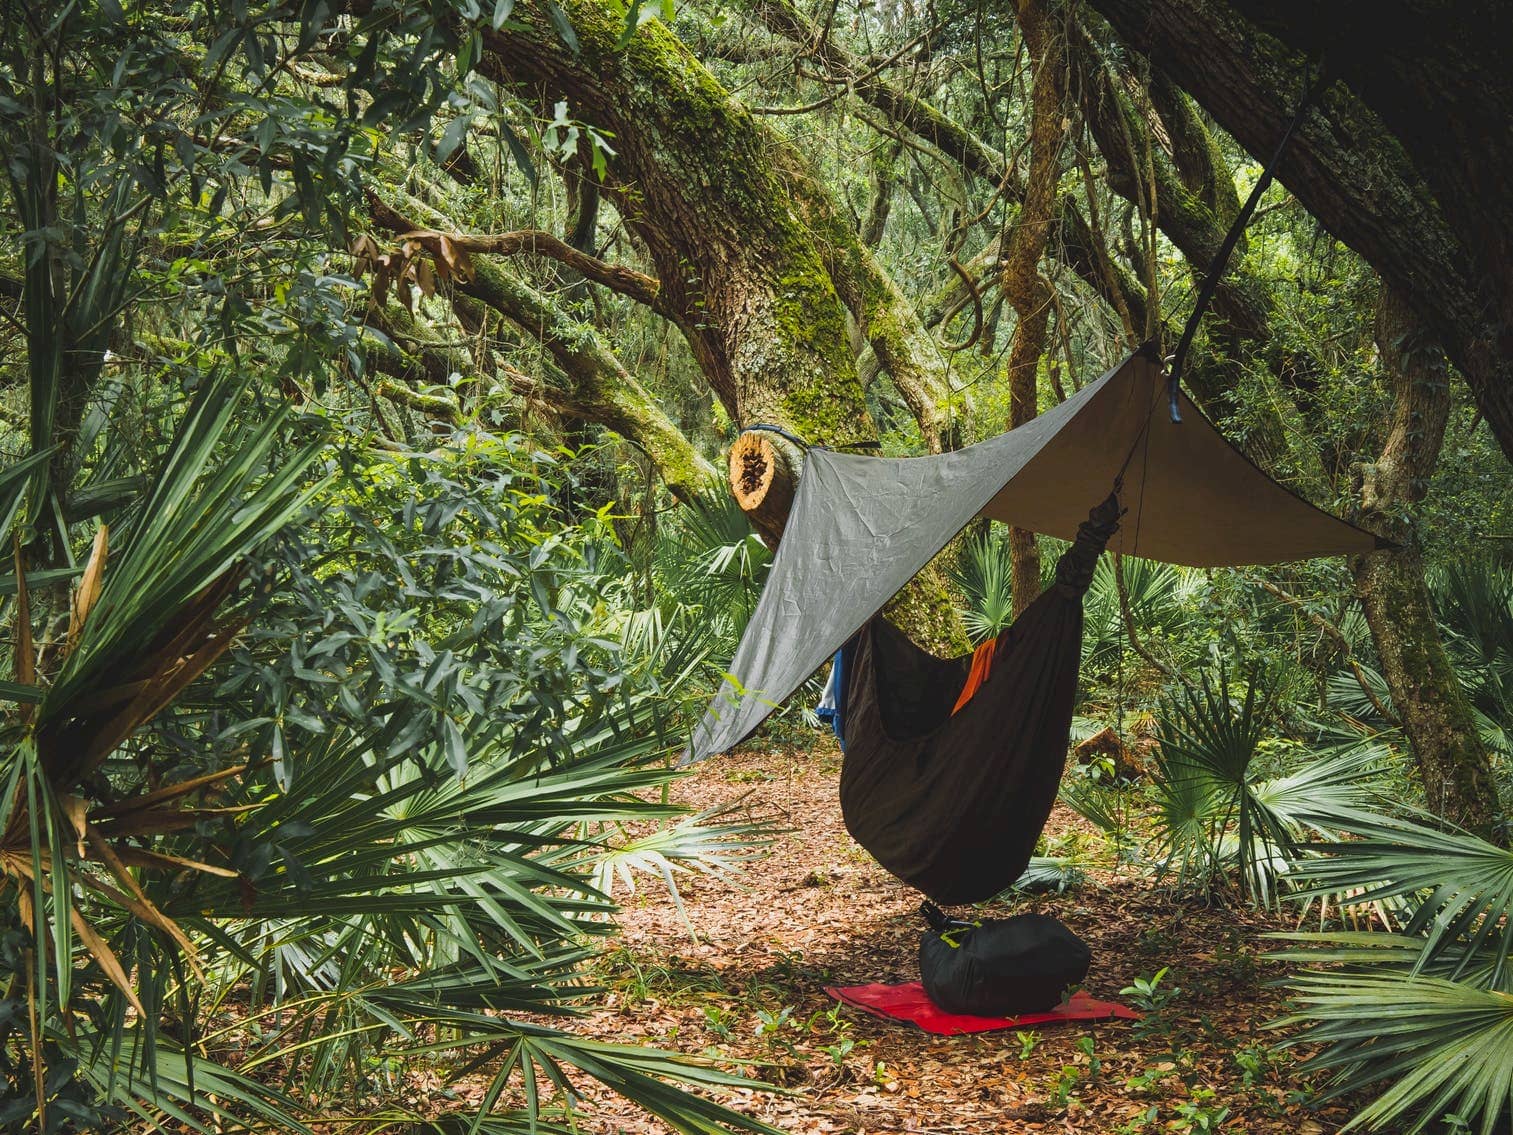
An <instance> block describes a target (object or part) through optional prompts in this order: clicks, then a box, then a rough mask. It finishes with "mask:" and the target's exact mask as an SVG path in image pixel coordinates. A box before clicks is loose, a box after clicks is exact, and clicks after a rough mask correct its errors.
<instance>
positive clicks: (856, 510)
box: [686, 349, 1377, 903]
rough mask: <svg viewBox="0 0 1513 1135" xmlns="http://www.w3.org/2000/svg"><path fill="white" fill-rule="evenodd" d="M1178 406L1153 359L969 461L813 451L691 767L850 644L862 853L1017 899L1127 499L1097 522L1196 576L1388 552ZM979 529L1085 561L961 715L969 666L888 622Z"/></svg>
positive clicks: (915, 879) (932, 882)
mask: <svg viewBox="0 0 1513 1135" xmlns="http://www.w3.org/2000/svg"><path fill="white" fill-rule="evenodd" d="M1167 397H1168V392H1167V381H1166V377H1165V375H1163V373H1162V371H1161V367H1160V364H1159V362H1158V360H1157V359H1156V358H1155V356H1154V352H1153V351H1151V350H1147V349H1142V350H1141V351H1137V352H1135V353H1134V354H1132V355H1130V356H1129V357H1128V358H1126V359H1125V360H1124V361H1123V362H1121V363H1120V364H1119V365H1118V366H1116V367H1114V368H1113V369H1112V370H1110V371H1109V372H1108V373H1107V374H1105V375H1103V377H1101V378H1099V379H1098V380H1097V381H1095V382H1092V383H1089V384H1088V385H1087V386H1086V387H1084V388H1083V389H1082V390H1081V391H1079V392H1078V393H1077V394H1075V395H1073V396H1072V397H1071V398H1069V399H1067V401H1065V402H1063V403H1062V404H1061V405H1059V406H1057V407H1055V408H1054V409H1052V410H1049V411H1047V412H1046V413H1044V414H1041V415H1040V416H1039V417H1037V418H1035V419H1033V420H1032V421H1030V422H1029V423H1027V424H1026V425H1023V426H1020V427H1019V428H1018V429H1015V430H1011V431H1009V432H1008V433H1006V434H1002V435H1000V436H999V437H996V438H992V439H991V440H989V441H985V442H980V443H978V444H977V445H973V446H968V447H967V448H966V449H962V450H958V451H956V452H954V453H944V454H940V455H938V456H932V457H915V458H886V457H861V456H854V455H847V454H839V453H834V452H831V451H828V450H821V449H817V448H816V449H812V450H810V452H809V454H808V456H807V458H806V459H805V462H804V469H803V474H802V476H801V477H800V478H799V484H798V490H797V492H796V494H795V496H794V502H793V507H792V510H791V511H790V513H789V516H788V523H787V527H786V528H785V530H784V535H783V540H782V543H781V544H780V545H779V547H778V552H777V555H776V556H775V557H774V559H773V563H772V567H771V570H770V571H769V573H768V578H767V583H766V586H765V587H764V588H763V590H762V596H761V598H760V600H759V601H758V603H757V606H756V610H755V611H754V612H753V613H752V617H751V620H750V622H749V623H748V624H747V627H746V630H745V633H744V634H743V635H742V637H741V643H740V646H739V647H738V649H737V651H736V655H735V658H734V659H733V660H732V661H731V664H730V673H729V675H728V676H727V678H726V681H725V682H724V684H723V685H722V687H721V689H720V691H719V692H718V693H717V694H716V696H715V698H714V700H713V701H712V702H711V703H710V706H709V710H708V711H707V712H706V714H705V716H704V719H703V720H702V721H701V722H700V723H699V725H698V727H697V728H696V729H695V730H694V733H693V737H692V739H691V742H690V745H689V752H688V754H687V757H686V759H688V760H698V759H702V758H703V757H707V756H710V755H712V754H714V753H720V752H724V751H725V750H727V749H729V748H731V747H732V746H734V745H736V744H738V743H739V742H740V741H742V740H744V739H745V738H746V737H749V736H750V735H751V733H752V732H753V731H755V730H756V728H757V727H758V726H759V725H760V724H761V723H762V721H764V720H765V719H766V717H767V716H768V714H770V713H771V712H772V711H773V709H775V708H776V707H777V705H778V704H780V703H781V702H782V701H783V699H785V698H787V697H788V696H789V695H791V694H792V693H793V692H794V691H795V690H796V689H798V687H799V686H800V685H801V684H802V683H803V681H804V680H805V679H806V678H807V677H808V676H809V675H810V674H812V673H814V672H815V670H816V669H818V667H819V666H820V665H821V664H822V663H823V662H824V661H825V659H826V658H828V657H830V656H831V655H832V654H834V653H835V652H836V650H837V648H839V647H841V646H842V644H847V648H846V651H843V657H842V661H843V666H842V667H841V669H842V672H843V674H844V680H843V685H844V689H843V690H842V691H840V693H841V694H842V697H841V699H840V700H841V702H842V704H841V705H839V706H838V707H837V708H838V710H839V712H840V716H841V727H840V730H839V731H840V732H842V733H843V735H844V741H845V754H846V755H845V762H844V764H843V766H842V773H841V797H842V799H841V803H842V809H843V811H844V813H845V818H846V822H847V826H848V827H849V828H850V829H851V832H852V834H853V835H854V836H855V837H856V839H857V842H859V843H860V844H861V845H862V846H863V847H865V848H866V849H867V850H868V851H869V852H871V853H872V855H874V856H875V857H876V858H877V859H878V861H879V862H880V863H882V864H883V866H885V867H887V868H888V869H889V870H890V871H892V872H894V874H896V875H898V876H899V877H900V878H902V879H904V880H905V881H907V882H910V883H912V884H913V885H915V886H917V887H919V888H920V889H921V890H923V891H924V892H925V893H926V894H928V895H929V896H930V897H932V898H934V899H936V900H937V901H940V902H946V903H952V902H964V901H971V900H973V899H981V898H986V897H988V896H990V895H992V894H995V893H997V891H999V890H1001V889H1002V888H1003V886H1005V885H1007V884H1008V883H1009V882H1012V881H1013V879H1014V878H1015V877H1017V875H1018V874H1019V871H1020V870H1021V869H1022V868H1023V865H1024V862H1025V860H1026V859H1027V858H1028V856H1029V851H1030V849H1031V848H1033V846H1034V843H1035V840H1036V837H1037V836H1038V835H1039V832H1040V829H1041V827H1042V825H1043V824H1044V822H1045V818H1046V816H1047V815H1048V814H1049V812H1050V808H1051V805H1052V802H1053V801H1054V798H1055V793H1056V785H1057V782H1058V781H1059V779H1060V776H1061V770H1062V767H1063V762H1064V760H1065V754H1066V743H1067V735H1068V731H1069V727H1070V724H1071V714H1072V700H1073V696H1074V693H1075V688H1076V681H1077V664H1078V656H1079V649H1080V639H1081V626H1082V612H1081V596H1082V593H1083V592H1084V591H1085V590H1086V588H1087V584H1088V580H1089V579H1090V577H1091V574H1092V569H1093V564H1094V563H1095V562H1096V559H1097V556H1098V553H1099V552H1100V551H1101V550H1102V549H1103V546H1104V544H1105V543H1106V542H1107V541H1108V539H1109V538H1110V535H1111V534H1112V533H1113V531H1114V530H1115V516H1114V515H1112V512H1113V510H1115V509H1116V508H1117V506H1116V505H1115V504H1114V502H1113V501H1112V499H1111V500H1105V501H1104V504H1103V505H1101V506H1099V508H1097V509H1095V510H1094V513H1093V516H1092V518H1091V519H1085V518H1086V517H1088V512H1087V510H1088V507H1089V504H1090V502H1093V501H1098V500H1103V499H1104V498H1105V497H1106V496H1107V495H1108V494H1109V490H1110V486H1116V485H1118V484H1120V483H1122V485H1123V491H1122V492H1121V493H1120V500H1122V501H1123V502H1124V504H1125V505H1126V507H1127V508H1128V509H1129V512H1128V514H1127V515H1126V517H1125V519H1124V522H1123V523H1124V530H1123V531H1121V532H1120V534H1119V545H1118V547H1119V549H1120V550H1121V551H1123V552H1124V553H1126V554H1130V555H1143V556H1147V557H1150V558H1153V559H1161V560H1167V561H1170V562H1175V563H1182V564H1190V565H1194V566H1200V567H1206V566H1220V565H1229V564H1256V563H1279V562H1283V561H1287V560H1297V559H1303V558H1307V557H1311V556H1320V555H1339V554H1349V553H1362V552H1369V551H1371V550H1372V549H1373V548H1375V547H1376V546H1377V539H1376V537H1375V536H1373V535H1372V534H1371V533H1369V532H1365V531H1363V530H1361V529H1359V528H1356V527H1354V526H1352V525H1349V524H1346V523H1345V522H1344V521H1342V520H1339V519H1337V518H1335V517H1333V516H1330V515H1329V514H1328V513H1326V512H1323V511H1321V510H1320V509H1317V508H1315V507H1314V506H1313V505H1311V504H1309V503H1308V502H1307V501H1305V500H1303V499H1302V498H1300V497H1298V496H1296V495H1294V494H1293V493H1291V492H1289V491H1288V490H1287V489H1286V488H1284V487H1283V486H1281V485H1279V484H1277V483H1276V482H1275V481H1273V480H1272V479H1271V478H1270V477H1268V476H1266V474H1265V473H1263V472H1261V470H1259V469H1257V468H1256V467H1255V466H1254V465H1253V464H1251V462H1250V461H1249V460H1248V459H1247V458H1246V457H1245V456H1244V455H1243V454H1242V453H1240V452H1239V451H1238V450H1237V449H1235V448H1234V447H1233V446H1231V445H1230V444H1229V443H1228V442H1227V441H1226V440H1225V439H1224V437H1223V435H1221V434H1220V433H1219V431H1218V430H1216V429H1215V428H1214V426H1213V425H1212V423H1210V422H1209V421H1208V420H1207V419H1206V418H1205V417H1204V416H1203V415H1202V414H1201V413H1200V412H1199V411H1198V409H1197V407H1196V406H1194V405H1193V404H1192V403H1191V402H1190V401H1189V400H1188V399H1187V398H1186V396H1185V395H1183V394H1181V393H1180V391H1176V392H1174V393H1173V394H1172V395H1171V397H1172V398H1173V399H1175V400H1176V404H1177V406H1178V408H1179V410H1180V412H1181V416H1182V418H1181V421H1180V423H1179V422H1177V421H1174V420H1171V419H1170V418H1168V416H1167V415H1166V414H1158V413H1156V412H1155V411H1156V410H1157V408H1158V407H1161V406H1162V405H1163V404H1164V403H1165V402H1166V400H1167ZM978 516H981V517H987V518H990V519H994V520H1000V521H1003V522H1005V523H1009V524H1013V525H1016V526H1018V527H1020V528H1027V529H1030V530H1032V531H1036V532H1044V533H1047V534H1050V535H1053V536H1059V537H1061V538H1062V539H1066V540H1075V544H1074V547H1073V548H1072V550H1071V551H1070V552H1068V554H1067V555H1066V556H1063V557H1062V560H1061V563H1060V564H1059V565H1058V569H1057V579H1058V582H1057V583H1056V585H1055V586H1054V587H1052V588H1051V589H1050V590H1049V591H1048V592H1047V593H1046V594H1045V595H1043V596H1042V597H1041V598H1040V599H1039V600H1037V601H1036V602H1035V603H1033V604H1031V605H1030V606H1029V607H1028V608H1026V609H1025V611H1024V612H1023V613H1021V615H1020V617H1019V619H1018V620H1017V621H1016V622H1015V623H1014V625H1013V626H1012V627H1011V628H1010V629H1009V630H1008V631H1007V632H1006V633H1005V634H1004V635H1002V636H1000V638H999V640H998V642H997V644H996V646H995V650H994V653H993V656H992V660H991V666H990V667H988V668H987V671H988V672H987V676H986V678H985V679H984V680H982V685H981V688H980V689H979V690H978V691H977V692H976V694H975V696H972V697H970V699H969V700H966V701H965V702H964V704H962V705H961V706H960V709H959V712H957V713H955V714H954V715H953V714H952V712H951V711H952V709H953V708H955V707H956V706H957V705H958V703H959V702H962V695H963V692H964V686H965V684H966V682H967V681H968V678H969V673H968V671H969V660H968V659H955V660H939V659H935V658H933V657H931V656H930V655H928V654H926V653H925V652H923V651H921V650H919V649H918V648H916V647H914V646H913V645H912V644H911V643H909V642H908V640H907V639H905V638H904V637H903V635H902V634H901V633H900V632H899V631H897V630H896V629H894V628H893V627H891V626H889V625H888V624H887V623H886V622H885V621H883V620H881V619H880V618H877V617H876V616H877V613H878V612H879V611H881V610H882V608H883V606H884V605H885V604H886V603H887V602H888V600H889V599H890V598H892V596H893V595H894V594H895V593H896V592H897V591H898V590H899V589H900V588H901V587H903V585H904V584H905V583H907V582H908V580H909V579H910V577H911V576H913V575H914V574H915V573H916V572H918V571H919V570H920V569H921V568H923V567H924V566H925V564H927V563H928V562H929V561H930V559H931V558H932V557H934V555H935V554H936V553H937V552H939V551H940V550H941V549H942V548H943V547H945V545H946V544H947V543H948V542H949V541H950V540H951V539H952V537H954V536H955V535H956V534H957V533H958V532H960V531H961V530H962V529H963V528H964V527H965V526H966V525H967V524H968V523H970V522H971V520H972V519H973V517H978ZM847 653H849V654H850V655H851V658H850V659H849V661H850V662H851V665H849V666H846V665H844V663H845V662H846V661H848V660H847V659H846V657H845V655H846V654H847ZM979 661H981V660H979ZM981 669H982V667H981V666H979V673H978V677H979V678H980V679H981V678H982V674H981ZM847 671H849V673H848V672H847Z"/></svg>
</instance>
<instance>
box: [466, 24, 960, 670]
mask: <svg viewBox="0 0 1513 1135" xmlns="http://www.w3.org/2000/svg"><path fill="white" fill-rule="evenodd" d="M563 8H564V9H565V11H566V12H567V15H568V17H569V19H570V20H571V22H572V25H573V29H574V31H575V32H576V37H577V42H578V51H577V52H576V53H575V52H573V51H571V50H570V49H569V48H568V47H567V46H566V45H565V44H564V43H563V41H562V39H561V37H560V36H559V35H558V34H557V32H556V30H555V29H554V28H553V26H552V25H551V22H550V20H549V19H548V17H547V15H546V13H545V12H544V11H543V10H542V9H540V8H538V7H536V6H530V7H521V8H517V9H516V12H515V17H514V19H513V20H512V21H511V22H510V23H509V24H506V26H505V27H504V28H502V29H501V30H499V31H491V30H487V29H486V30H484V32H483V43H484V53H483V57H482V59H481V60H480V62H479V68H480V70H481V71H483V72H484V73H485V74H488V75H489V76H491V77H492V78H494V79H496V80H497V81H499V82H500V83H502V84H505V85H506V86H508V87H510V88H511V89H513V90H515V91H516V92H517V93H518V94H519V95H520V96H521V97H523V98H525V99H527V100H528V101H530V102H532V103H534V104H535V105H536V106H537V107H538V108H540V110H541V111H542V112H543V113H544V114H549V113H550V111H551V108H552V107H553V106H554V104H555V103H556V102H558V101H559V100H563V99H565V100H566V101H567V104H568V106H569V108H570V109H571V113H572V115H573V116H574V117H575V118H577V119H580V120H582V121H585V122H588V123H591V124H592V125H593V126H594V127H595V128H596V129H597V130H599V131H601V132H602V133H604V134H606V135H607V136H610V137H612V138H613V139H614V146H615V154H614V156H613V157H612V158H610V159H609V162H608V168H607V172H606V174H605V176H604V181H603V190H604V193H605V195H606V197H607V198H608V199H609V200H610V201H611V202H612V203H613V204H614V206H615V208H616V209H617V210H618V211H619V213H620V214H621V216H622V217H623V218H624V220H625V224H626V227H627V228H628V229H629V230H630V231H631V232H632V233H633V234H634V235H635V236H636V237H637V238H638V239H639V240H640V241H641V242H642V243H643V244H644V246H645V247H646V249H647V250H648V252H649V253H650V255H651V258H652V261H653V263H654V264H655V265H656V269H657V275H658V277H659V284H658V289H657V295H656V306H657V309H658V310H659V311H661V312H662V313H663V314H664V315H666V316H667V317H668V318H669V319H671V320H672V321H673V322H674V323H675V324H676V325H677V326H678V328H679V329H680V330H681V331H682V332H683V335H684V337H685V338H686V339H687V340H688V343H689V345H690V347H691V348H692V350H693V353H694V356H695V358H696V359H697V360H698V362H699V365H700V368H701V369H702V371H703V373H704V375H705V378H706V379H707V381H708V382H709V384H710V387H711V389H712V390H713V391H714V393H715V395H716V396H717V397H718V398H719V399H720V401H721V402H722V403H723V404H724V405H725V407H726V409H727V410H728V411H729V412H730V415H731V417H732V418H733V419H734V420H735V421H736V422H737V423H739V424H741V425H749V424H751V423H754V422H767V423H772V424H775V425H778V426H781V427H783V428H785V429H787V430H789V431H791V432H792V433H794V434H795V435H797V436H798V437H800V438H802V439H803V440H804V441H806V442H810V443H819V444H831V445H834V444H847V443H854V442H856V441H859V440H870V439H874V438H876V436H877V430H876V426H875V424H874V423H873V421H872V420H871V418H870V416H869V415H868V413H867V410H866V405H865V402H864V400H863V393H862V386H861V381H860V378H859V375H858V373H857V368H856V361H855V357H854V355H853V353H852V351H851V347H850V343H849V340H848V336H847V331H846V310H847V301H848V300H849V302H851V303H852V304H854V306H853V308H852V313H853V314H854V315H855V317H856V319H857V321H858V323H860V324H861V325H862V328H863V332H864V334H866V335H867V337H868V338H869V339H870V340H871V341H872V343H873V345H874V347H875V348H877V349H878V351H879V357H882V356H883V351H884V349H896V350H897V352H898V353H897V355H896V356H895V357H894V360H893V365H897V366H898V367H899V370H898V371H896V372H895V378H896V380H897V377H898V374H900V373H904V370H905V363H907V364H908V367H909V368H911V369H909V370H908V372H907V373H908V375H909V377H908V378H906V379H904V380H902V381H899V382H898V385H899V387H900V390H901V391H902V392H903V393H904V394H905V396H906V397H907V398H909V399H910V401H911V409H912V410H913V411H914V412H915V414H916V416H917V417H919V418H920V421H921V428H922V429H924V430H925V431H926V433H927V436H928V434H929V431H930V430H931V429H932V428H934V427H935V426H936V424H937V423H936V421H935V419H934V414H935V409H934V406H933V403H932V398H933V395H934V393H935V390H936V389H937V388H935V387H933V386H932V384H933V383H934V382H935V381H936V380H938V379H939V377H940V376H939V375H938V373H931V372H929V371H928V368H925V367H922V366H921V365H920V364H921V360H922V359H923V358H924V354H923V352H920V351H918V350H917V348H918V346H919V341H918V340H919V335H920V334H922V328H920V327H919V324H918V318H917V316H915V315H914V314H913V313H912V311H908V310H906V309H905V305H903V303H902V297H901V296H900V295H899V293H898V292H897V289H896V287H893V286H892V284H891V281H889V280H887V278H886V276H884V275H883V274H882V273H881V270H880V269H878V268H877V266H876V264H875V262H874V261H872V259H871V255H870V250H868V249H867V248H866V247H865V245H863V244H862V243H861V242H860V240H859V239H858V238H857V235H856V233H855V231H854V230H853V229H852V228H851V227H850V225H849V224H840V223H838V222H837V219H836V214H835V213H834V209H833V206H831V205H830V204H829V201H828V198H827V197H826V195H825V193H824V191H823V189H822V188H821V187H820V186H819V184H818V182H817V181H816V179H815V177H814V175H813V173H812V171H811V170H810V168H809V167H808V165H807V164H806V162H805V161H804V159H803V157H802V156H801V155H800V154H798V153H797V152H796V151H795V150H794V148H793V147H792V146H790V145H789V144H788V143H787V142H785V141H784V140H783V139H782V138H781V137H780V136H778V135H777V134H775V133H773V132H772V131H770V130H768V129H766V128H765V127H764V126H762V125H760V124H759V123H757V122H756V120H755V119H753V117H752V116H751V114H750V113H749V112H748V111H747V110H746V109H745V108H744V107H743V106H742V105H741V104H740V103H739V102H737V101H735V100H733V99H731V98H730V97H729V95H728V94H727V93H726V92H725V90H724V89H723V88H722V87H721V86H720V85H719V83H718V82H717V81H716V80H715V78H714V76H713V75H711V74H710V73H709V72H708V71H707V70H706V69H705V68H704V67H703V66H702V65H701V64H700V63H699V61H698V60H697V59H696V58H695V57H694V55H693V54H692V53H691V52H690V51H689V50H688V48H687V47H685V46H684V45H683V44H682V43H681V42H680V41H679V40H678V39H677V37H676V36H674V35H673V34H672V33H671V32H670V31H669V30H668V29H667V28H665V27H663V26H662V25H661V24H659V23H657V22H655V21H653V22H652V23H649V24H647V25H646V26H644V27H643V28H641V29H640V30H639V31H638V32H637V33H636V34H635V35H634V36H632V37H631V39H630V42H629V43H628V44H626V45H625V46H623V47H622V46H621V45H620V42H619V41H620V36H621V31H622V29H623V27H624V16H623V14H621V13H620V12H619V11H616V10H613V8H612V6H611V5H609V4H605V3H600V2H597V0H569V2H567V3H564V4H563ZM585 145H586V143H585ZM885 321H886V322H887V323H888V324H889V326H888V328H887V329H886V330H885V329H883V328H882V327H881V326H880V325H881V324H882V323H883V322H885ZM900 321H902V322H903V326H902V327H899V326H898V324H899V323H900ZM880 343H883V344H884V346H881V347H880V346H879V344H880ZM906 387H907V389H906ZM797 465H798V461H796V460H795V461H791V462H786V463H785V465H784V467H783V468H778V469H775V470H774V477H773V478H770V479H769V484H768V491H770V489H771V487H772V485H773V484H775V483H778V482H781V484H780V490H781V491H780V493H779V495H778V496H777V497H775V498H774V499H775V500H783V499H787V495H788V493H790V492H791V490H792V478H793V476H794V475H796V474H797V473H798V472H799V470H798V469H797V468H796V466H797ZM766 498H767V493H766V492H764V493H763V494H761V495H760V496H757V497H753V498H748V499H747V502H746V503H748V504H750V505H752V506H760V505H761V504H762V502H764V501H765V500H766ZM748 515H751V516H752V518H753V520H754V522H756V523H757V524H758V525H759V527H761V529H762V530H763V531H764V533H765V534H766V535H767V536H768V537H769V539H770V540H774V541H775V540H776V538H777V537H778V535H779V534H780V532H781V527H782V523H781V522H782V518H781V517H777V516H771V515H766V514H764V513H763V512H761V511H760V510H759V509H758V508H756V507H753V509H751V510H750V511H748ZM894 609H895V611H896V612H897V616H896V617H897V618H898V619H899V621H900V623H901V625H903V626H905V627H906V629H907V630H908V631H909V633H910V635H911V636H912V637H914V638H915V640H916V641H917V642H919V643H920V645H922V646H925V647H927V648H929V649H934V650H938V651H950V650H954V649H956V648H959V647H960V646H961V645H963V644H964V643H965V641H966V640H965V635H964V634H963V633H962V631H961V628H960V622H959V620H958V619H957V618H956V617H955V614H954V610H953V609H952V607H951V605H950V603H949V601H948V598H947V596H946V594H945V591H944V589H943V587H942V586H941V583H940V581H939V579H938V578H936V577H933V576H928V575H927V576H926V577H924V578H923V579H922V580H921V581H919V582H917V583H916V584H915V585H912V586H911V588H910V589H908V590H907V591H906V592H905V593H904V594H903V595H902V596H900V600H899V602H898V604H897V605H896V606H895V608H894Z"/></svg>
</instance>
